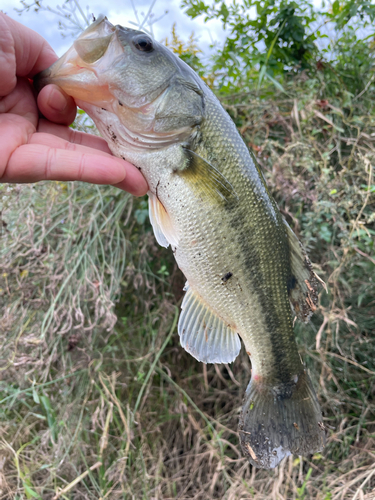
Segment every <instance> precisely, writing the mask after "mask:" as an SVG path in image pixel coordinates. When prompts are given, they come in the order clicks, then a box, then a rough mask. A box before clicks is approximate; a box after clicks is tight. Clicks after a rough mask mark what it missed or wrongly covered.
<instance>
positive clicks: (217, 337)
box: [178, 284, 241, 363]
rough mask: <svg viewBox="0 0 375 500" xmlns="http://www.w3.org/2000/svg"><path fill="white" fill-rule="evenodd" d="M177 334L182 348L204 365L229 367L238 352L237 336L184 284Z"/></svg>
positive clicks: (238, 341)
mask: <svg viewBox="0 0 375 500" xmlns="http://www.w3.org/2000/svg"><path fill="white" fill-rule="evenodd" d="M186 288H187V292H186V295H185V297H184V300H183V301H182V306H181V309H182V311H181V314H180V318H179V321H178V333H179V335H180V342H181V345H182V347H183V348H184V349H185V350H186V351H187V352H188V353H190V354H191V355H192V356H193V357H194V358H195V359H197V360H198V361H202V362H203V363H231V362H232V361H234V360H235V359H236V357H237V356H238V354H239V352H240V349H241V342H240V339H239V336H238V334H237V333H236V332H234V331H233V330H232V329H231V328H230V326H228V325H227V324H226V323H225V322H224V321H223V320H222V319H221V318H219V316H217V315H216V314H215V313H214V312H213V311H212V310H211V309H210V308H209V307H208V306H207V305H206V304H204V302H203V301H202V299H201V298H200V297H199V295H198V294H197V293H196V292H194V291H193V290H192V289H191V288H190V287H189V286H188V284H186Z"/></svg>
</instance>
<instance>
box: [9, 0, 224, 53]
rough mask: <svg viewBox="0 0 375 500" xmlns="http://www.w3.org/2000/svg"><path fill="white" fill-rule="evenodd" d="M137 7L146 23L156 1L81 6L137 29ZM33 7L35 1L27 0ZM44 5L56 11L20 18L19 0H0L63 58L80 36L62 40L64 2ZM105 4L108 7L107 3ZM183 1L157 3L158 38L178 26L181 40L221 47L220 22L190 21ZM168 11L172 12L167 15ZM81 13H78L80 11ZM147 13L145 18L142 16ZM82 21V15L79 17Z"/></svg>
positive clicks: (110, 0) (114, 0)
mask: <svg viewBox="0 0 375 500" xmlns="http://www.w3.org/2000/svg"><path fill="white" fill-rule="evenodd" d="M132 1H133V5H136V9H137V14H138V18H139V19H141V20H142V18H143V17H144V15H145V14H147V12H148V10H149V8H150V6H151V5H152V3H154V2H153V1H152V0H107V1H106V2H104V1H103V0H80V2H79V3H80V6H81V7H82V9H83V11H84V13H85V14H87V11H88V8H87V5H89V11H88V12H89V13H90V14H94V15H95V16H96V17H98V15H99V14H104V15H105V16H107V18H108V20H109V21H110V22H111V23H112V24H120V25H122V26H127V27H130V28H131V27H133V28H135V26H134V25H132V24H131V22H136V21H137V19H136V15H135V12H134V9H133V6H132ZM25 3H28V4H29V5H30V4H32V3H33V0H26V2H25ZM40 3H41V5H42V6H44V7H45V8H46V7H47V6H49V7H51V9H52V10H54V11H55V12H50V11H48V10H45V9H42V10H40V11H39V12H35V11H34V7H32V8H30V9H29V11H28V12H23V13H22V14H21V15H19V14H18V13H17V12H16V10H15V8H22V4H21V2H20V1H18V0H0V10H2V11H3V12H5V13H6V14H7V15H9V16H10V17H11V18H13V19H15V20H16V21H18V22H20V23H22V24H24V25H26V26H28V27H29V28H32V29H33V30H34V31H36V32H38V33H39V34H40V35H42V36H43V37H44V38H45V39H46V40H47V41H48V42H49V44H50V45H51V46H52V47H53V49H54V50H55V52H56V53H57V55H58V56H61V55H62V54H64V52H66V50H68V48H69V47H70V46H71V45H72V41H73V40H74V39H75V38H76V37H77V33H76V34H75V35H74V36H72V35H68V36H66V37H65V38H63V37H62V35H61V31H59V29H58V21H59V20H63V19H62V18H61V17H59V16H58V14H57V12H58V6H59V5H60V6H62V5H63V4H64V3H65V2H64V0H41V2H40ZM104 3H105V6H103V4H104ZM180 3H181V0H156V2H155V3H154V6H153V8H152V12H153V14H154V16H155V17H154V19H158V18H160V17H162V18H161V19H159V20H158V21H157V22H156V23H155V24H154V25H153V30H154V37H155V38H156V39H157V40H159V41H161V40H164V39H165V38H166V37H167V36H170V34H171V30H172V25H173V23H176V31H177V33H178V35H179V37H180V38H181V39H182V40H184V41H187V40H188V38H189V36H190V35H191V33H192V32H194V34H195V36H196V38H197V39H198V40H199V42H198V45H199V46H200V47H201V49H202V50H203V51H204V52H205V53H206V54H208V53H209V50H210V49H209V46H210V44H211V43H212V42H216V43H218V44H219V45H221V44H222V42H223V41H224V38H225V35H224V32H223V30H222V28H221V23H220V22H219V21H216V20H213V21H210V22H209V23H208V24H205V23H204V20H203V17H200V18H197V19H194V20H192V19H190V18H189V17H188V16H187V15H186V14H184V12H183V10H182V9H181V8H180ZM165 11H168V13H167V14H166V13H165ZM76 13H78V11H76ZM142 13H143V15H142ZM78 17H80V19H82V17H81V16H79V14H78Z"/></svg>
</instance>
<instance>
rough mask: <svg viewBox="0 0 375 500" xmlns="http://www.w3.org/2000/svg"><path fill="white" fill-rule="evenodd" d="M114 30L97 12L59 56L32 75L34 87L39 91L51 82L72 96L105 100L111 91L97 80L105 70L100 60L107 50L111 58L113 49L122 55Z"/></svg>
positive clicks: (113, 53)
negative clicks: (39, 71)
mask: <svg viewBox="0 0 375 500" xmlns="http://www.w3.org/2000/svg"><path fill="white" fill-rule="evenodd" d="M116 32H117V28H116V27H115V26H113V24H111V23H110V22H109V21H108V20H107V18H105V17H104V16H100V17H99V18H98V19H97V20H96V21H95V22H94V23H93V24H92V25H90V27H89V28H87V30H85V31H84V33H82V35H81V36H80V37H79V38H78V39H77V40H76V41H75V42H74V43H73V45H72V47H71V48H70V49H69V50H68V51H67V52H66V53H65V54H64V55H63V56H62V57H61V58H60V59H58V60H57V61H56V62H55V63H54V64H53V65H52V66H51V67H49V68H47V69H45V70H44V71H42V72H41V73H39V74H38V75H37V76H36V77H35V79H34V87H35V88H36V90H37V91H38V92H39V91H40V90H41V89H42V88H43V87H45V86H46V85H48V84H50V83H54V84H56V85H58V86H59V87H61V88H62V89H63V90H64V91H65V92H66V93H67V94H68V95H71V96H72V97H74V98H75V99H81V100H83V101H85V102H91V103H95V104H100V103H101V102H103V103H104V102H106V101H107V100H108V99H110V98H111V94H110V92H109V88H108V84H103V83H102V82H101V81H100V74H101V73H102V72H103V70H105V68H103V64H101V60H102V58H103V55H104V54H105V53H106V52H107V51H108V50H109V51H110V52H111V54H109V56H110V58H111V59H112V60H113V57H114V56H116V52H117V53H118V55H121V53H122V48H121V45H120V44H119V43H118V41H117V37H116ZM95 63H97V64H95Z"/></svg>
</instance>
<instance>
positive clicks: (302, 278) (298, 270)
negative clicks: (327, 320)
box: [284, 219, 327, 322]
mask: <svg viewBox="0 0 375 500" xmlns="http://www.w3.org/2000/svg"><path fill="white" fill-rule="evenodd" d="M284 223H285V226H286V228H287V237H288V243H289V249H290V266H291V273H292V274H291V276H290V277H289V280H288V284H287V286H288V294H289V300H290V303H291V306H292V309H293V311H294V312H295V314H296V316H297V317H298V318H299V319H300V320H302V321H304V322H306V321H308V320H309V319H310V317H311V316H312V314H313V313H314V311H315V310H316V305H317V303H318V282H320V283H322V284H323V286H324V287H325V288H326V286H325V283H324V282H323V281H322V280H321V279H320V278H319V276H318V275H317V274H315V273H314V271H313V269H312V266H311V262H310V260H309V258H308V256H307V254H306V250H305V249H304V248H303V246H302V244H301V242H300V241H299V239H298V238H297V236H296V235H295V234H294V232H293V231H292V229H291V228H290V226H289V224H288V223H287V222H286V220H285V219H284ZM326 289H327V288H326Z"/></svg>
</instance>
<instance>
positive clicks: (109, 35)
mask: <svg viewBox="0 0 375 500" xmlns="http://www.w3.org/2000/svg"><path fill="white" fill-rule="evenodd" d="M34 83H35V85H36V87H37V88H38V89H40V88H41V87H43V86H44V85H47V84H48V83H55V84H57V85H59V86H60V87H61V88H62V89H64V90H65V92H67V93H68V94H69V95H71V96H72V97H74V99H75V100H76V102H77V104H78V105H79V106H80V107H81V108H82V109H84V110H85V111H86V112H87V113H88V114H89V115H90V116H91V118H92V119H93V120H94V122H95V124H96V126H97V128H98V130H99V131H100V133H101V134H102V135H103V137H104V138H105V139H106V141H107V143H108V146H109V147H110V149H111V151H112V152H113V154H114V155H116V156H119V157H121V158H124V159H126V160H128V161H130V162H132V163H133V164H134V165H135V166H137V167H138V168H139V169H140V171H141V172H142V173H143V175H144V176H145V178H146V180H147V182H148V185H149V193H148V195H149V213H150V220H151V224H152V227H153V230H154V233H155V237H156V239H157V241H158V243H159V244H160V245H162V246H165V247H168V246H170V247H171V249H172V251H173V253H174V256H175V259H176V261H177V264H178V266H179V267H180V269H181V270H182V271H183V273H184V274H185V276H186V278H187V284H186V288H185V290H186V294H185V297H184V299H183V302H182V306H181V309H182V311H181V314H180V318H179V323H178V333H179V335H180V341H181V345H182V346H183V347H184V348H185V349H186V350H187V351H188V352H189V353H190V354H192V355H193V356H194V357H195V358H196V359H198V360H199V361H202V362H205V363H229V362H232V361H234V359H235V358H236V356H237V355H238V353H239V351H240V348H241V343H240V340H239V336H240V337H241V339H242V341H243V343H244V346H245V350H246V352H247V353H248V355H249V356H250V358H251V363H252V376H251V379H250V382H249V384H248V387H247V389H246V392H245V397H244V403H243V408H242V412H241V416H240V421H239V438H240V443H241V447H242V450H243V452H244V454H245V455H246V456H247V458H248V460H249V462H250V463H251V464H252V465H254V466H256V467H262V468H266V469H267V468H273V467H276V466H277V464H278V463H279V462H280V460H281V459H282V458H283V457H285V456H288V455H290V454H292V453H294V454H298V455H302V454H309V453H314V452H316V451H319V450H321V448H322V447H323V445H324V441H325V434H324V425H323V423H322V415H321V412H320V408H319V403H318V401H317V397H316V394H315V391H314V388H313V386H312V383H311V380H310V378H309V376H308V374H307V372H306V370H305V368H304V365H303V363H302V361H301V359H300V356H299V354H298V350H297V346H296V341H295V339H294V334H293V321H292V309H293V311H294V313H295V314H296V315H297V317H298V318H299V319H301V320H302V321H306V320H308V319H309V317H310V316H311V314H312V312H313V311H314V309H315V308H316V303H317V292H316V289H317V280H318V278H317V276H316V275H315V273H314V272H313V270H312V267H311V264H310V261H309V259H308V257H307V255H306V252H305V251H304V249H303V247H302V245H301V244H300V242H299V241H298V239H297V237H296V236H295V234H294V233H293V231H292V230H291V229H290V227H289V226H288V224H287V223H286V221H285V220H284V219H283V217H282V215H281V214H280V212H279V210H278V208H277V206H276V204H275V202H274V200H273V199H272V197H271V196H270V194H269V192H268V189H267V186H266V182H265V179H264V177H263V174H262V173H261V170H260V168H259V166H258V165H257V164H256V162H255V160H254V157H253V156H252V155H251V154H250V152H249V150H248V148H247V147H246V145H245V144H244V142H243V140H242V138H241V137H240V135H239V133H238V131H237V129H236V127H235V125H234V123H233V122H232V120H231V119H230V117H229V115H228V114H227V113H226V112H225V110H224V109H223V108H222V106H221V104H220V102H219V101H218V99H217V98H216V97H215V96H214V94H213V93H212V92H211V90H210V89H209V88H208V87H207V86H206V85H205V84H204V83H203V82H202V81H201V80H200V78H199V77H198V76H197V75H196V74H195V73H194V71H193V70H192V69H191V68H189V67H188V66H187V65H186V64H185V63H183V62H182V61H181V60H179V59H178V58H177V57H176V56H175V55H174V54H172V53H171V52H170V51H169V50H168V49H167V48H166V47H164V46H162V45H161V44H159V43H158V42H156V41H154V40H152V39H151V37H149V35H147V34H145V33H142V32H140V31H136V30H131V29H128V28H122V27H121V26H113V25H112V24H111V23H109V22H108V20H107V19H106V18H103V17H101V18H99V19H98V20H97V21H96V22H95V23H93V24H92V25H91V26H90V27H89V28H88V29H87V30H86V31H85V32H84V33H83V34H82V35H81V36H80V37H79V38H78V40H76V41H75V42H74V44H73V46H72V48H71V49H69V50H68V52H67V53H66V54H65V55H64V56H63V57H62V58H61V59H60V60H59V61H57V62H56V63H55V64H54V65H53V66H51V68H49V69H48V70H45V71H44V72H42V73H41V74H39V75H38V76H37V77H36V79H35V82H34ZM291 308H292V309H291ZM238 335H239V336H238Z"/></svg>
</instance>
